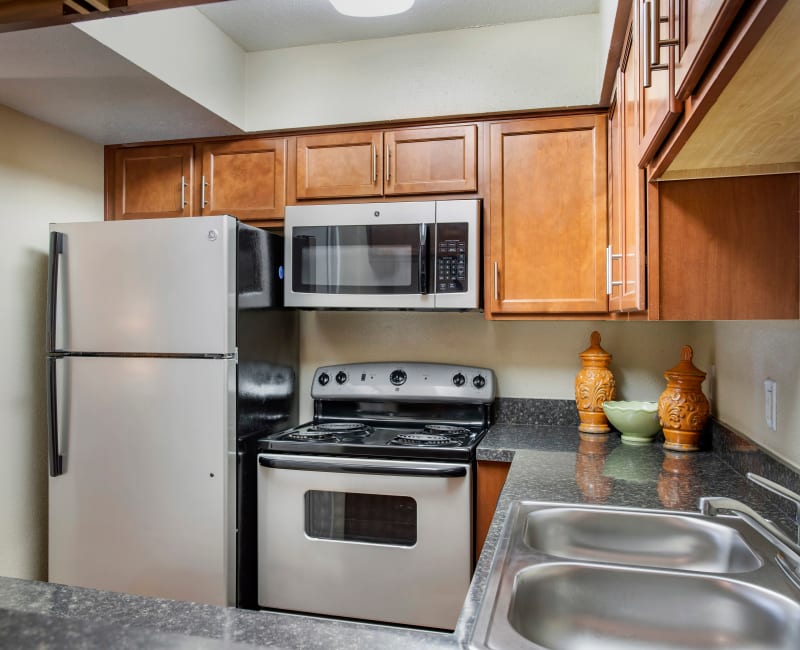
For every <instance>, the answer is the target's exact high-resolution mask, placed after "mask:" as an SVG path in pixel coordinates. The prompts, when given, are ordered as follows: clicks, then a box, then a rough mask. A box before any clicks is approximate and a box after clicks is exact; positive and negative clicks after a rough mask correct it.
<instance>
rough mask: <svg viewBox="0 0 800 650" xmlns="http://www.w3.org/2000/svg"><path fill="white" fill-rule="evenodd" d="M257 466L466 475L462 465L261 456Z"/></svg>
mask: <svg viewBox="0 0 800 650" xmlns="http://www.w3.org/2000/svg"><path fill="white" fill-rule="evenodd" d="M258 464H259V465H261V466H262V467H270V468H272V469H299V470H305V471H307V472H338V473H347V474H382V475H384V476H430V477H434V478H450V477H459V476H466V475H467V468H466V467H465V466H464V465H440V466H439V467H429V466H424V465H414V464H413V463H409V464H405V463H403V464H398V465H355V464H353V465H350V464H348V463H341V462H338V461H336V459H327V458H325V459H322V458H317V459H314V460H296V459H293V458H276V457H274V456H265V455H261V456H259V457H258Z"/></svg>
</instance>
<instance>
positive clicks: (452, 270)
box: [436, 239, 467, 293]
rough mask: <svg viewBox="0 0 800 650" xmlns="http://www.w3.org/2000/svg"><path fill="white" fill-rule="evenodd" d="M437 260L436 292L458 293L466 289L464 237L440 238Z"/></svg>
mask: <svg viewBox="0 0 800 650" xmlns="http://www.w3.org/2000/svg"><path fill="white" fill-rule="evenodd" d="M436 260H437V266H436V292H437V293H458V292H462V291H466V289H467V251H466V242H465V241H464V240H462V239H445V240H440V241H439V246H438V250H437V255H436Z"/></svg>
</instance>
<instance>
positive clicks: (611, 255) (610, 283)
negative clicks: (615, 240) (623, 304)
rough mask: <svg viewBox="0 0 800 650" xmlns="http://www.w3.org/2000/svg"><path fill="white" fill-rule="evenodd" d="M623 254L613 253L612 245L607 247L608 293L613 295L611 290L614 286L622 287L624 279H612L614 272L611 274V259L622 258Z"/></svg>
mask: <svg viewBox="0 0 800 650" xmlns="http://www.w3.org/2000/svg"><path fill="white" fill-rule="evenodd" d="M621 259H622V255H621V254H619V253H612V252H611V246H607V247H606V294H607V295H609V296H610V295H611V290H612V289H613V288H614V287H621V286H622V280H618V281H616V282H614V281H612V280H611V278H612V274H611V260H621Z"/></svg>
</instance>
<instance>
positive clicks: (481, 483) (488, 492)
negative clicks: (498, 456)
mask: <svg viewBox="0 0 800 650" xmlns="http://www.w3.org/2000/svg"><path fill="white" fill-rule="evenodd" d="M510 468H511V463H504V462H499V461H493V460H479V461H478V470H477V478H476V480H475V483H476V487H475V561H476V562H477V561H478V558H479V557H480V556H481V551H482V550H483V544H484V542H485V541H486V535H487V534H488V533H489V527H490V526H491V525H492V519H494V511H495V509H496V508H497V500H498V499H499V498H500V492H502V491H503V486H504V485H505V483H506V478H507V477H508V470H509V469H510Z"/></svg>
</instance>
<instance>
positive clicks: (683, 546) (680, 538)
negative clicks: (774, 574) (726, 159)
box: [523, 508, 762, 573]
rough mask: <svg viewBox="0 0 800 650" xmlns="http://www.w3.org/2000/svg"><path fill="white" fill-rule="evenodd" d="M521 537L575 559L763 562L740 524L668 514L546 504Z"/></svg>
mask: <svg viewBox="0 0 800 650" xmlns="http://www.w3.org/2000/svg"><path fill="white" fill-rule="evenodd" d="M523 536H524V539H525V543H526V544H527V545H528V546H530V547H531V548H533V549H536V550H538V551H541V552H542V553H546V554H548V555H552V556H554V557H560V558H567V559H571V560H589V561H593V562H610V563H613V564H627V565H637V566H648V567H659V568H665V569H667V568H674V569H683V570H686V571H700V572H706V573H739V572H744V571H754V570H755V569H758V568H759V567H760V566H761V564H762V562H761V558H759V557H758V556H757V555H756V554H755V553H754V552H753V550H752V549H751V548H750V547H749V546H748V545H747V544H746V543H745V541H744V540H743V539H742V536H741V535H740V534H739V532H738V531H737V530H736V529H734V528H731V527H730V526H725V525H721V524H718V523H716V522H712V521H706V520H704V519H700V518H697V517H688V516H682V515H672V514H665V513H652V512H636V511H622V510H602V511H601V510H588V509H581V508H548V509H546V510H538V511H536V512H531V513H530V514H528V515H527V518H526V521H525V529H524V532H523Z"/></svg>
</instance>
